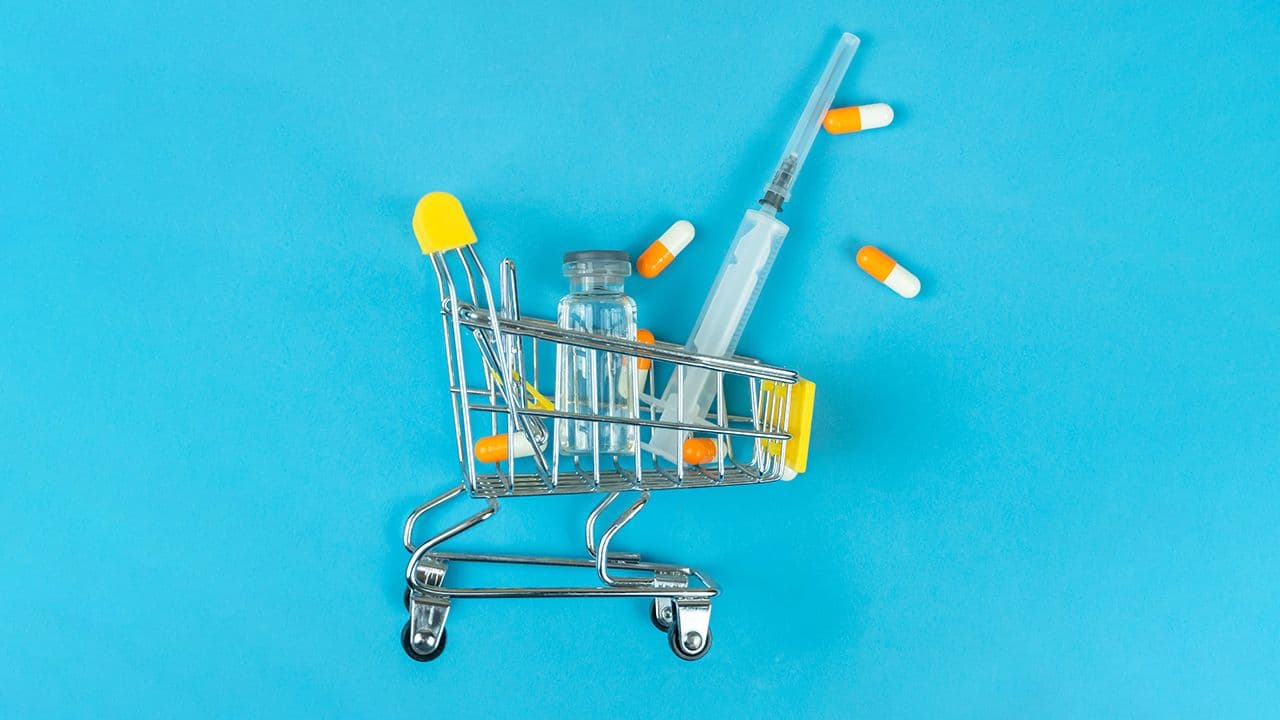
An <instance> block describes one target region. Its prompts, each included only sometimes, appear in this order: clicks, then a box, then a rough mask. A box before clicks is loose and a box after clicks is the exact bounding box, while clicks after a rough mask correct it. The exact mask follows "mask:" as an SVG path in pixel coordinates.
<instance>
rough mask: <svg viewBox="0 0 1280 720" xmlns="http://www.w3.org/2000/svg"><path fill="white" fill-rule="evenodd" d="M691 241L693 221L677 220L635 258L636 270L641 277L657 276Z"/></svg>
mask: <svg viewBox="0 0 1280 720" xmlns="http://www.w3.org/2000/svg"><path fill="white" fill-rule="evenodd" d="M691 242H693V223H691V222H689V221H688V220H677V221H676V222H675V224H674V225H672V226H671V227H669V228H667V231H666V232H664V233H662V236H661V237H659V238H658V239H657V240H654V241H653V244H652V245H650V246H649V248H648V249H647V250H645V251H644V252H643V253H641V254H640V257H639V258H638V259H637V260H636V272H638V273H640V276H641V277H646V278H655V277H658V274H659V273H661V272H662V271H663V270H666V269H667V266H668V265H670V264H671V261H672V260H675V259H676V256H677V255H679V254H680V253H682V252H684V249H685V248H687V247H689V243H691Z"/></svg>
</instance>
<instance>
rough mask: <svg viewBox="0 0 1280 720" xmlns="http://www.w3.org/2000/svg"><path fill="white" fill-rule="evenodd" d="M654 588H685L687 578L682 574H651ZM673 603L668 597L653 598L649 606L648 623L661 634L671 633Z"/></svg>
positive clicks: (664, 572)
mask: <svg viewBox="0 0 1280 720" xmlns="http://www.w3.org/2000/svg"><path fill="white" fill-rule="evenodd" d="M653 586H654V587H655V588H663V589H668V588H687V587H689V576H688V575H687V574H685V573H682V572H674V571H657V572H655V573H654V574H653ZM675 614H676V605H675V601H674V600H672V599H671V598H669V597H655V598H654V599H653V603H652V604H651V605H650V606H649V621H650V622H652V623H653V626H654V627H656V628H658V629H659V630H661V631H662V632H670V631H671V623H672V622H674V621H675Z"/></svg>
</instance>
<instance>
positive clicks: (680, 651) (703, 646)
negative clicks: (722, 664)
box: [667, 626, 712, 662]
mask: <svg viewBox="0 0 1280 720" xmlns="http://www.w3.org/2000/svg"><path fill="white" fill-rule="evenodd" d="M689 634H690V635H692V636H694V637H689V638H685V640H686V642H680V640H679V639H677V638H676V630H675V627H674V626H672V628H671V632H669V633H668V634H667V640H668V641H669V642H670V643H671V652H673V653H675V654H676V657H678V658H680V659H681V660H688V661H690V662H692V661H694V660H700V659H702V656H703V655H706V654H707V651H708V650H710V649H711V637H712V635H711V630H709V629H708V630H707V637H706V638H703V637H701V636H700V635H698V634H697V633H689ZM689 645H693V646H695V648H696V649H692V648H690V647H688V646H689Z"/></svg>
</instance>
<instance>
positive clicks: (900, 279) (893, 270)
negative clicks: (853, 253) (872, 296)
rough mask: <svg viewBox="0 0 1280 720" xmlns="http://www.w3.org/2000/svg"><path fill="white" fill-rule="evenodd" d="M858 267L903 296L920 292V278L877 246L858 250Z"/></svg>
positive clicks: (908, 296)
mask: <svg viewBox="0 0 1280 720" xmlns="http://www.w3.org/2000/svg"><path fill="white" fill-rule="evenodd" d="M858 267H860V268H862V270H863V271H864V272H866V273H867V274H868V275H870V276H871V277H873V278H875V279H877V280H879V281H880V282H882V283H884V284H885V285H887V286H889V289H890V290H892V291H894V292H896V293H898V294H899V295H901V296H902V297H904V298H913V297H915V296H916V295H919V294H920V278H918V277H916V276H915V275H912V274H911V271H910V270H908V269H906V268H904V267H902V266H901V265H899V264H898V262H897V261H896V260H894V259H893V258H891V257H889V256H888V255H885V254H884V252H883V251H882V250H881V249H880V248H878V247H875V246H872V245H866V246H864V247H863V248H862V249H861V250H859V251H858Z"/></svg>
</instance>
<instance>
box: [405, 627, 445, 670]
mask: <svg viewBox="0 0 1280 720" xmlns="http://www.w3.org/2000/svg"><path fill="white" fill-rule="evenodd" d="M448 640H449V631H448V630H446V629H444V628H441V629H440V642H439V643H437V644H436V649H435V650H432V651H431V652H429V653H427V654H426V655H423V654H422V653H420V652H418V651H417V650H414V649H413V643H411V642H410V637H409V623H405V624H404V629H402V630H401V631H400V647H402V648H404V654H405V655H408V656H409V657H411V658H413V659H414V660H417V661H418V662H430V661H432V660H435V659H436V658H438V657H440V653H442V652H444V644H445V642H447V641H448Z"/></svg>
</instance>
